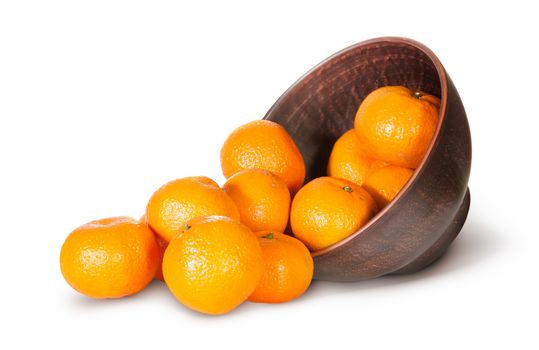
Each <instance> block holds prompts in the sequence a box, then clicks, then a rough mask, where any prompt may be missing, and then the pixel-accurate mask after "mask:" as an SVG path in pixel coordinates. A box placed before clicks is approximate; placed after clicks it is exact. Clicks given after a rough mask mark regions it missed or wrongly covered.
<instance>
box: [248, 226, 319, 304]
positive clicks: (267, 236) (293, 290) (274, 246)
mask: <svg viewBox="0 0 539 350" xmlns="http://www.w3.org/2000/svg"><path fill="white" fill-rule="evenodd" d="M256 235H257V236H258V241H259V242H260V246H261V247H262V255H263V257H264V274H263V275H262V279H261V280H260V282H259V283H258V286H257V287H256V289H255V291H254V292H253V294H251V295H250V296H249V298H248V300H249V301H252V302H258V303H283V302H286V301H290V300H292V299H295V298H297V297H299V296H301V295H302V294H303V293H305V291H306V290H307V288H309V285H310V284H311V281H312V279H313V270H314V265H313V258H312V257H311V253H310V252H309V250H308V249H307V247H305V245H304V244H303V243H301V241H300V240H298V239H296V238H294V237H290V236H288V235H285V234H282V233H280V232H274V231H263V232H257V233H256Z"/></svg>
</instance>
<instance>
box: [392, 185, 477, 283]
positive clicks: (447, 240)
mask: <svg viewBox="0 0 539 350" xmlns="http://www.w3.org/2000/svg"><path fill="white" fill-rule="evenodd" d="M469 209H470V189H469V188H468V189H467V190H466V195H465V196H464V199H463V200H462V204H461V205H460V208H459V210H458V212H457V215H456V216H455V219H454V220H453V222H452V223H451V224H450V225H449V226H448V227H447V229H446V230H445V232H444V233H443V234H442V236H441V237H440V238H439V239H438V241H436V243H434V244H433V245H432V246H431V247H430V248H429V249H427V251H425V252H424V253H423V254H421V255H420V256H419V257H417V258H416V259H415V260H413V261H412V262H411V263H409V264H408V265H406V266H404V267H401V268H400V269H398V270H396V271H394V272H392V273H390V275H402V274H407V273H414V272H417V271H420V270H423V269H424V268H426V267H428V266H429V265H431V264H433V263H434V262H436V261H437V260H438V259H439V258H440V257H441V256H442V255H444V253H445V252H446V251H447V248H448V247H449V245H450V244H451V242H453V240H454V239H455V238H456V237H457V235H458V234H459V233H460V230H461V229H462V226H463V225H464V222H465V221H466V217H467V216H468V210H469Z"/></svg>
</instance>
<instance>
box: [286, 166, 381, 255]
mask: <svg viewBox="0 0 539 350" xmlns="http://www.w3.org/2000/svg"><path fill="white" fill-rule="evenodd" d="M376 211H377V207H376V203H375V202H374V200H373V199H372V197H371V195H370V194H369V193H368V192H367V191H365V190H364V189H363V188H361V186H358V185H356V184H355V183H353V182H350V181H347V180H344V179H336V178H331V177H319V178H317V179H314V180H312V181H311V182H309V183H307V184H306V185H305V186H304V187H303V188H302V189H301V190H299V192H298V193H297V194H296V196H295V197H294V200H293V201H292V209H291V212H290V224H291V226H292V231H293V233H294V236H296V237H297V238H298V239H300V240H301V241H302V242H303V243H305V245H306V246H307V247H308V248H309V249H310V250H320V249H323V248H326V247H328V246H330V245H332V244H334V243H336V242H338V241H340V240H342V239H343V238H346V237H348V236H349V235H350V234H352V233H354V232H355V231H357V230H358V229H359V228H360V227H361V226H363V225H364V224H365V223H366V222H367V221H369V219H370V218H372V217H373V216H374V214H375V213H376Z"/></svg>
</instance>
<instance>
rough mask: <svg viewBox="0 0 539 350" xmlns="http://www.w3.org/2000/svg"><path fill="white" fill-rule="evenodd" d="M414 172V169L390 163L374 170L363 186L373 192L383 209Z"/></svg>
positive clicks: (379, 206) (372, 194) (377, 202)
mask: <svg viewBox="0 0 539 350" xmlns="http://www.w3.org/2000/svg"><path fill="white" fill-rule="evenodd" d="M413 174H414V171H413V170H412V169H408V168H403V167H398V166H395V165H390V166H387V167H385V168H381V169H378V170H376V171H375V172H373V173H372V174H371V175H370V176H369V177H368V178H367V180H366V181H365V183H364V184H363V188H365V190H367V192H369V193H370V194H371V196H372V198H374V200H375V201H376V204H377V205H378V208H380V209H381V208H383V207H385V206H386V205H387V204H388V203H389V202H391V201H392V200H393V198H395V196H396V195H397V193H399V192H400V190H401V189H402V188H403V187H404V185H405V184H406V183H407V182H408V180H410V177H412V175H413Z"/></svg>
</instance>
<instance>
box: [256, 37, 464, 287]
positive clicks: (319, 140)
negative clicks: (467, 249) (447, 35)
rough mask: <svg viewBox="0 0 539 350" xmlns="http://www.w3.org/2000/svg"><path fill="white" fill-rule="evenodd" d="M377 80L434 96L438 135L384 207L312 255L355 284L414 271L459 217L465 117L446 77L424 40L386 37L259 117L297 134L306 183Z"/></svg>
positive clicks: (324, 271) (300, 84)
mask: <svg viewBox="0 0 539 350" xmlns="http://www.w3.org/2000/svg"><path fill="white" fill-rule="evenodd" d="M385 85H404V86H406V87H408V88H410V89H412V90H414V89H415V90H422V91H426V92H429V93H431V94H434V95H437V96H439V97H440V98H441V106H440V121H439V123H438V128H437V131H436V134H435V136H434V139H433V141H432V143H431V145H430V148H429V151H428V153H427V156H426V157H425V159H424V160H423V162H422V163H421V165H420V166H419V168H418V169H417V170H416V172H415V174H414V176H413V177H412V178H411V179H410V181H409V182H408V184H407V185H406V186H405V187H404V188H403V190H402V191H401V192H400V193H399V194H398V195H397V197H396V198H395V199H394V200H393V201H392V202H391V203H390V204H389V205H388V206H386V207H385V208H384V209H383V210H382V211H381V212H380V213H378V214H377V215H376V216H375V217H374V218H373V219H372V220H371V221H370V222H369V223H367V225H365V226H364V227H363V228H361V229H360V230H359V231H357V232H356V233H354V234H352V235H351V236H349V237H348V238H346V239H344V240H343V241H341V242H338V243H336V244H334V245H332V246H330V247H328V248H326V249H324V250H321V251H317V252H313V257H314V262H315V278H317V279H321V280H330V281H359V280H364V279H368V278H374V277H378V276H382V275H386V274H391V273H410V272H414V271H418V270H420V269H422V268H424V267H426V266H428V265H429V264H430V263H432V262H433V261H435V260H436V259H437V258H438V257H440V256H441V255H442V254H443V253H444V252H445V250H446V249H447V247H448V246H449V244H451V242H452V241H453V239H454V238H455V237H456V236H457V234H458V233H459V231H460V229H461V227H462V225H463V224H464V221H465V220H466V215H467V213H468V208H469V204H470V196H469V191H467V184H468V177H469V174H470V166H471V138H470V130H469V127H468V121H467V119H466V113H465V111H464V107H463V105H462V102H461V100H460V97H459V95H458V93H457V90H456V88H455V86H454V85H453V83H452V81H451V79H450V78H449V76H448V75H447V73H446V72H445V69H444V68H443V66H442V64H441V63H440V61H439V60H438V58H437V57H436V56H435V55H434V54H433V53H432V52H431V51H430V50H429V49H428V48H426V47H425V46H423V45H422V44H420V43H418V42H415V41H413V40H410V39H404V38H392V37H391V38H379V39H373V40H368V41H365V42H362V43H359V44H356V45H353V46H351V47H349V48H346V49H344V50H342V51H340V52H338V53H336V54H335V55H333V56H331V57H330V58H328V59H327V60H325V61H324V62H322V63H320V64H319V65H318V66H316V67H315V68H314V69H312V70H311V71H310V72H308V73H307V74H306V75H304V76H303V77H302V78H300V79H299V80H298V81H297V82H296V83H295V84H294V85H292V87H290V88H289V89H288V90H287V91H286V92H285V93H284V94H283V95H282V96H281V97H280V98H279V100H277V102H276V103H275V104H274V105H273V106H272V107H271V109H270V110H269V111H268V113H267V114H266V116H265V117H264V119H269V120H273V121H275V122H277V123H279V124H281V125H283V126H284V127H285V128H286V130H287V131H288V132H289V133H290V135H291V136H292V137H293V139H294V140H295V141H296V143H297V145H298V147H299V149H300V150H301V153H302V154H303V157H304V158H305V163H306V167H307V181H309V180H311V179H313V178H316V177H319V176H324V175H325V174H326V164H327V160H328V157H329V154H330V152H331V149H332V147H333V143H334V142H335V141H336V140H337V138H338V137H339V136H340V135H342V134H343V133H344V132H345V131H347V130H349V129H351V128H352V127H353V125H354V117H355V113H356V110H357V108H358V107H359V104H360V103H361V102H362V101H363V99H364V98H365V96H367V94H369V93H370V92H371V91H372V90H374V89H376V88H378V87H381V86H385Z"/></svg>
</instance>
